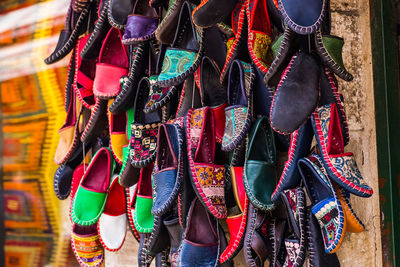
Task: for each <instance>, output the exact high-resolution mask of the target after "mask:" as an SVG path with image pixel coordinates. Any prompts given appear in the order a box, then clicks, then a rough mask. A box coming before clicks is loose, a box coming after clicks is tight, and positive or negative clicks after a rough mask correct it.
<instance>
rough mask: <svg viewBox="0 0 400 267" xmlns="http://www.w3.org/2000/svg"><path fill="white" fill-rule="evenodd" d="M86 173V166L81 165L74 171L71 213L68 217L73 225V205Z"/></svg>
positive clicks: (70, 199)
mask: <svg viewBox="0 0 400 267" xmlns="http://www.w3.org/2000/svg"><path fill="white" fill-rule="evenodd" d="M84 173H85V165H84V164H81V165H79V166H78V167H76V169H75V170H74V174H73V175H72V182H71V193H70V198H69V212H68V216H69V219H70V221H71V223H73V221H72V218H71V210H72V204H73V203H74V197H75V193H76V191H77V190H78V187H79V184H80V183H81V180H82V178H83V174H84Z"/></svg>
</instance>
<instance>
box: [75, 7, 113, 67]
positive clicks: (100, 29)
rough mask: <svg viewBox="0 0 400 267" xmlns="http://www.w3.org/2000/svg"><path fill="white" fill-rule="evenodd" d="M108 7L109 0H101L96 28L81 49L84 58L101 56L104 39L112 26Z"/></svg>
mask: <svg viewBox="0 0 400 267" xmlns="http://www.w3.org/2000/svg"><path fill="white" fill-rule="evenodd" d="M108 8H109V1H108V0H100V4H99V9H98V11H97V15H98V19H97V20H96V21H95V24H94V29H93V31H92V33H91V34H90V37H89V39H88V41H87V42H86V44H85V46H84V47H83V49H82V51H81V57H82V58H83V59H89V60H90V59H96V58H97V57H98V56H99V53H100V49H101V46H102V43H103V40H104V38H106V35H107V33H108V32H109V30H110V28H111V25H110V23H108V19H107V13H108Z"/></svg>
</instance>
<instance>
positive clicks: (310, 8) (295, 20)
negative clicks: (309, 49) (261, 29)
mask: <svg viewBox="0 0 400 267" xmlns="http://www.w3.org/2000/svg"><path fill="white" fill-rule="evenodd" d="M278 3H279V10H280V11H281V13H282V16H283V18H284V19H285V22H286V23H287V25H288V26H289V27H290V28H291V29H292V30H293V31H295V32H297V33H299V34H304V35H306V34H312V33H314V32H315V31H316V30H318V29H319V28H320V26H321V24H322V21H323V20H324V17H325V11H326V7H325V5H326V4H327V3H328V1H326V0H306V1H296V0H278ZM299 11H301V12H299Z"/></svg>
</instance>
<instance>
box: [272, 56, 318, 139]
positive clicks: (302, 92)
mask: <svg viewBox="0 0 400 267" xmlns="http://www.w3.org/2000/svg"><path fill="white" fill-rule="evenodd" d="M319 64H320V63H319V62H318V61H317V59H316V58H314V56H313V55H311V54H308V53H305V52H299V53H298V54H296V55H294V56H293V57H292V59H291V61H290V63H289V65H288V66H287V68H286V70H285V71H284V72H283V74H282V77H281V80H280V82H279V84H278V87H277V89H276V92H275V95H274V99H273V100H272V106H271V111H270V120H271V126H272V128H273V129H274V130H275V131H277V132H279V133H282V134H290V133H292V132H294V131H296V130H297V129H298V128H299V127H300V126H301V125H303V124H304V123H305V122H307V120H308V119H309V118H310V117H311V115H312V113H313V112H314V110H315V108H316V107H317V104H318V97H319V81H320V76H321V75H320V74H321V72H320V65H319Z"/></svg>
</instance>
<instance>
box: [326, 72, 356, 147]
mask: <svg viewBox="0 0 400 267" xmlns="http://www.w3.org/2000/svg"><path fill="white" fill-rule="evenodd" d="M319 87H320V92H321V95H320V97H319V102H318V105H319V106H323V105H326V104H330V103H336V107H337V111H338V114H339V118H340V127H341V128H342V135H343V143H344V146H347V145H348V143H349V142H350V135H349V126H348V124H347V119H346V113H345V112H344V107H343V95H341V94H339V91H338V82H337V80H336V78H335V76H334V75H333V73H332V72H331V71H330V70H329V68H328V67H326V66H325V67H324V71H323V72H322V75H321V80H320V82H319Z"/></svg>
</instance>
